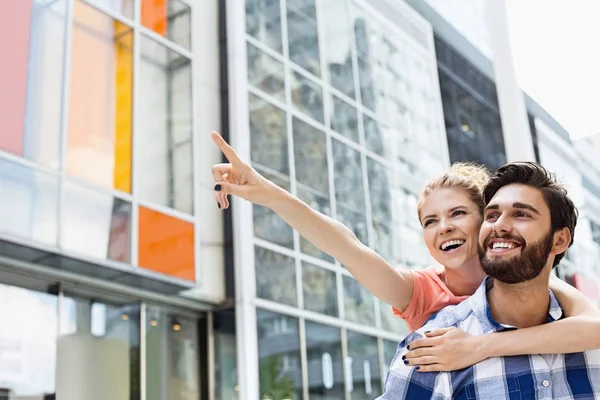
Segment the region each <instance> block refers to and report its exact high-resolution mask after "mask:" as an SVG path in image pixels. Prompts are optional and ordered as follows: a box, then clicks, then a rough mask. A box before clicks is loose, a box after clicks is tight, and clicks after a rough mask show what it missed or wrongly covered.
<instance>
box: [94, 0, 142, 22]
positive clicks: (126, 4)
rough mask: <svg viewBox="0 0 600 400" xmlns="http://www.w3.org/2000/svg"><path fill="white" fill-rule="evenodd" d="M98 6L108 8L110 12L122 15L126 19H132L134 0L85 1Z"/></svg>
mask: <svg viewBox="0 0 600 400" xmlns="http://www.w3.org/2000/svg"><path fill="white" fill-rule="evenodd" d="M87 1H88V2H90V3H93V4H95V5H98V6H102V7H105V8H108V9H109V10H110V11H112V12H115V13H118V14H122V15H123V16H125V17H127V18H133V7H134V5H133V3H134V1H135V0H109V1H106V0H87Z"/></svg>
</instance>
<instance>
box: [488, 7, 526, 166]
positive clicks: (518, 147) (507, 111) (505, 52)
mask: <svg viewBox="0 0 600 400" xmlns="http://www.w3.org/2000/svg"><path fill="white" fill-rule="evenodd" d="M485 8H486V17H487V25H488V30H489V34H490V44H491V47H492V52H493V55H494V77H495V80H496V90H497V92H498V104H499V106H500V118H501V120H502V131H503V133H504V146H505V148H506V159H507V161H508V162H511V161H525V160H529V161H535V153H534V151H533V140H532V138H531V131H530V130H529V120H528V118H527V109H526V108H525V100H524V99H523V93H522V92H521V88H519V84H518V82H517V76H516V73H515V67H514V63H513V58H512V50H511V46H510V37H509V34H508V21H507V16H506V3H505V0H486V2H485Z"/></svg>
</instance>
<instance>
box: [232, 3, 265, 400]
mask: <svg viewBox="0 0 600 400" xmlns="http://www.w3.org/2000/svg"><path fill="white" fill-rule="evenodd" d="M226 5H227V7H226V23H227V58H228V74H229V75H228V86H229V92H228V94H229V110H228V112H229V125H230V126H229V132H230V142H231V144H232V145H233V147H234V148H235V149H236V151H237V153H238V154H239V155H240V157H242V158H243V159H245V160H249V159H250V126H249V123H248V65H247V58H246V57H247V56H246V7H245V2H243V1H239V0H227V3H226ZM231 212H232V217H233V241H234V243H233V246H234V260H235V265H234V276H235V307H236V321H235V322H236V343H237V369H238V383H239V394H240V400H258V393H259V373H258V335H257V332H256V307H255V305H254V299H255V297H256V285H255V284H254V282H255V280H256V276H255V273H254V245H253V241H252V237H253V236H254V233H253V221H252V205H251V204H250V203H249V202H247V201H244V200H241V199H239V198H232V209H231Z"/></svg>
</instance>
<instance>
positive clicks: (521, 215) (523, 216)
mask: <svg viewBox="0 0 600 400" xmlns="http://www.w3.org/2000/svg"><path fill="white" fill-rule="evenodd" d="M517 217H518V218H529V217H530V215H529V214H527V213H524V212H518V213H517Z"/></svg>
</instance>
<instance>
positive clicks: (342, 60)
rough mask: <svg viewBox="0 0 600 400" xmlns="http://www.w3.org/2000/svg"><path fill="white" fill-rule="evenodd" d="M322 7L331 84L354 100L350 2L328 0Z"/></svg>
mask: <svg viewBox="0 0 600 400" xmlns="http://www.w3.org/2000/svg"><path fill="white" fill-rule="evenodd" d="M321 5H322V8H321V10H322V11H323V26H324V27H325V32H324V37H325V56H326V57H327V66H328V68H329V83H330V84H331V85H332V86H333V87H335V88H336V89H338V90H340V91H341V92H342V93H344V94H346V95H347V96H350V97H351V98H354V74H353V72H352V52H351V43H352V31H351V28H350V19H349V16H348V8H347V6H348V2H347V1H346V0H327V1H324V2H322V3H321Z"/></svg>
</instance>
